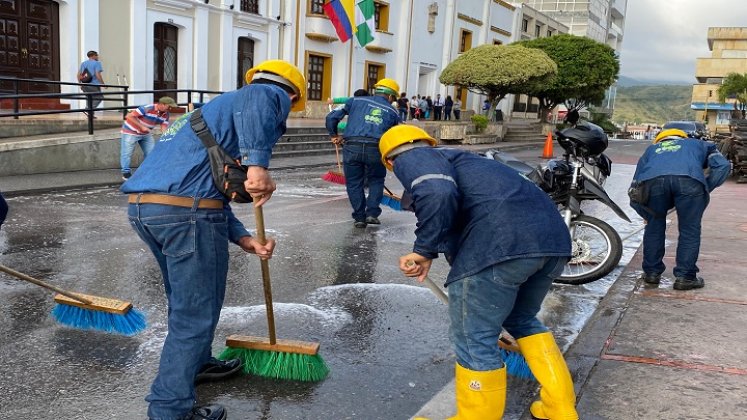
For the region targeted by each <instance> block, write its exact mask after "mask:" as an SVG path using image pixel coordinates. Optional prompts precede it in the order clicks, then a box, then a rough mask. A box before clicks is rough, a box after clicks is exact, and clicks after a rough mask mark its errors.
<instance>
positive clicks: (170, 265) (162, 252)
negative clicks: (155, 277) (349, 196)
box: [121, 60, 306, 419]
mask: <svg viewBox="0 0 747 420" xmlns="http://www.w3.org/2000/svg"><path fill="white" fill-rule="evenodd" d="M246 81H247V83H248V85H246V86H244V87H242V88H241V89H238V90H236V91H233V92H228V93H224V94H222V95H220V96H218V97H216V98H215V99H213V100H211V101H210V102H208V103H207V104H205V105H204V106H203V107H202V108H200V110H201V113H202V119H203V120H204V122H205V124H206V125H207V128H208V129H209V131H210V133H211V134H212V136H213V137H214V138H215V141H216V142H217V143H218V144H219V145H220V146H221V147H222V148H223V149H225V151H226V152H227V153H228V154H229V155H230V156H232V157H234V158H237V159H240V161H241V163H242V164H243V165H247V166H248V171H247V174H246V182H245V183H244V186H245V188H246V190H247V192H249V193H250V194H251V195H252V196H253V197H255V199H258V200H257V201H256V202H255V204H256V205H257V206H259V205H262V204H264V203H265V202H266V201H267V200H268V199H269V198H270V196H271V195H272V193H273V191H274V190H275V182H274V181H273V180H272V178H271V177H270V175H269V174H268V172H267V167H268V165H269V162H270V156H271V154H272V147H273V146H274V145H275V143H276V142H277V141H278V139H279V138H280V137H281V136H282V135H283V133H285V129H286V125H285V124H286V119H287V117H288V114H289V112H290V111H291V110H293V111H300V110H303V109H304V108H305V105H306V81H305V79H304V77H303V75H302V74H301V73H300V72H299V70H298V69H297V68H296V67H294V66H292V65H291V64H289V63H286V62H284V61H280V60H270V61H265V62H263V63H261V64H259V65H258V66H256V67H254V68H252V69H250V70H249V71H248V72H247V74H246ZM121 189H122V191H123V192H124V193H127V194H129V203H130V205H129V210H128V215H129V219H130V223H131V225H132V226H133V228H134V229H135V230H136V231H137V233H138V235H139V236H140V238H141V239H142V240H143V241H144V242H145V243H146V244H147V245H148V247H149V248H150V250H151V252H152V253H153V255H155V257H156V260H157V261H158V264H159V266H160V268H161V272H162V274H163V281H164V286H165V289H166V296H167V298H168V304H169V310H168V335H167V336H166V340H165V342H164V345H163V350H162V353H161V361H160V365H159V369H158V375H157V376H156V378H155V380H154V382H153V385H152V386H151V392H150V395H148V397H147V398H146V400H147V401H148V402H149V403H150V405H149V407H148V416H149V417H150V418H151V419H225V418H226V411H225V409H224V408H223V407H222V406H220V405H217V404H216V405H209V406H203V407H195V406H194V405H195V400H196V396H195V382H201V381H203V380H210V379H221V378H225V377H227V376H229V375H232V374H234V373H237V372H238V370H239V369H240V368H241V363H240V361H238V360H230V361H226V362H220V361H218V360H216V359H215V358H213V357H212V356H211V346H212V342H213V336H214V334H215V327H216V325H217V323H218V318H219V317H220V311H221V307H222V305H223V298H224V295H225V288H226V276H227V273H228V242H229V241H230V242H233V243H235V244H237V245H239V246H240V247H241V248H242V249H243V250H244V251H246V252H250V253H254V254H257V255H258V256H259V257H260V258H263V259H267V258H270V257H271V256H272V251H273V249H274V246H275V242H274V241H273V240H269V241H268V242H267V244H261V243H260V242H259V241H257V240H256V239H255V238H253V237H252V236H251V235H250V234H249V232H248V231H247V230H246V229H245V228H244V225H243V224H242V223H241V222H240V221H239V220H238V219H237V218H236V217H235V216H234V214H233V212H232V211H231V207H230V206H229V203H228V200H227V199H226V198H225V197H224V196H223V195H222V194H221V192H220V191H219V190H218V189H217V188H216V186H215V184H214V182H213V178H212V175H211V167H210V161H209V159H208V153H207V149H206V148H205V146H204V145H203V143H202V142H201V140H200V138H198V136H197V135H196V134H195V132H194V131H193V129H192V127H191V126H190V124H189V118H188V117H187V118H181V119H179V120H177V121H174V123H173V124H172V125H171V126H170V128H169V129H168V130H167V131H166V133H164V135H163V136H162V137H161V138H160V140H159V141H158V143H157V144H156V146H155V148H154V149H153V151H152V152H151V153H150V154H149V156H148V159H146V160H145V161H144V162H143V164H142V165H141V166H140V167H139V168H138V171H137V172H135V174H134V175H133V176H132V177H131V178H130V179H129V180H127V181H126V182H125V183H124V184H123V185H122V188H121Z"/></svg>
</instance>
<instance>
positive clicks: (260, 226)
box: [218, 199, 329, 382]
mask: <svg viewBox="0 0 747 420" xmlns="http://www.w3.org/2000/svg"><path fill="white" fill-rule="evenodd" d="M255 202H256V199H255ZM254 217H255V219H256V224H257V240H258V241H259V242H260V243H261V244H265V243H266V239H265V222H264V216H263V213H262V206H259V207H255V208H254ZM260 265H261V267H262V283H263V286H264V292H265V307H266V309H267V329H268V330H269V338H264V337H253V336H245V335H230V336H228V337H227V338H226V349H225V350H224V351H223V352H222V353H221V354H220V356H218V358H219V359H221V360H228V359H240V360H241V361H242V364H243V367H244V372H245V373H248V374H252V375H257V376H264V377H267V378H274V379H289V380H295V381H307V382H314V381H321V380H322V379H324V378H325V377H326V376H327V374H328V373H329V368H328V367H327V365H326V363H324V360H323V359H322V356H321V355H319V346H320V345H319V343H311V342H304V341H295V340H278V339H277V338H276V336H275V314H274V311H273V308H272V285H271V283H270V264H269V261H268V260H263V259H260Z"/></svg>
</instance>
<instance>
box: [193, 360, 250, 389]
mask: <svg viewBox="0 0 747 420" xmlns="http://www.w3.org/2000/svg"><path fill="white" fill-rule="evenodd" d="M240 370H241V360H240V359H231V360H218V359H216V358H212V359H210V361H209V362H207V363H205V364H204V365H202V367H201V368H200V371H199V372H197V376H195V384H199V383H202V382H210V381H219V380H222V379H228V378H230V377H231V376H233V375H235V374H237V373H239V371H240Z"/></svg>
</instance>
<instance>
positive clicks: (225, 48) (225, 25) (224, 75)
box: [217, 12, 237, 92]
mask: <svg viewBox="0 0 747 420" xmlns="http://www.w3.org/2000/svg"><path fill="white" fill-rule="evenodd" d="M236 54H237V52H236V40H235V39H233V14H231V13H225V12H224V13H221V16H220V54H219V55H218V57H219V59H218V61H219V64H220V65H219V66H217V67H218V69H219V70H218V71H219V72H220V75H219V79H218V90H221V91H224V92H226V91H229V90H234V89H236V83H235V81H234V80H235V79H232V78H231V74H232V73H233V72H232V71H231V69H232V68H233V67H232V66H233V64H234V63H235V61H236V57H237V55H236Z"/></svg>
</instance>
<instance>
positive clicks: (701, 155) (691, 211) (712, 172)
mask: <svg viewBox="0 0 747 420" xmlns="http://www.w3.org/2000/svg"><path fill="white" fill-rule="evenodd" d="M704 168H707V169H708V175H707V176H706V175H705V174H704ZM729 171H730V165H729V162H728V161H727V160H726V158H724V156H723V155H722V154H721V153H719V151H718V149H717V147H716V145H715V144H713V143H710V142H704V141H701V140H699V139H693V138H688V136H687V133H685V132H684V131H682V130H678V129H669V130H664V131H662V132H660V133H659V135H657V136H656V138H655V139H654V143H653V144H652V145H650V146H649V147H648V148H647V149H646V151H645V152H644V153H643V155H642V156H641V158H640V159H639V160H638V164H637V165H636V169H635V174H634V175H633V183H632V184H631V190H630V191H629V195H630V196H631V202H630V206H631V207H633V209H634V210H635V211H636V213H638V214H639V215H640V216H641V217H642V218H643V219H644V220H645V221H646V227H645V229H644V233H643V273H644V274H643V281H644V282H645V283H646V284H649V285H658V284H659V282H660V281H661V275H662V273H664V270H666V266H665V265H664V262H663V259H664V253H665V252H664V251H665V240H666V227H667V220H666V216H667V213H668V211H669V210H670V209H672V208H674V209H675V210H676V211H677V227H678V229H679V238H678V240H677V252H676V258H675V266H674V270H673V272H674V276H675V282H674V286H673V287H674V289H675V290H690V289H698V288H701V287H703V286H704V285H705V281H704V280H703V278H702V277H698V276H697V274H698V271H699V269H698V266H697V262H698V256H699V254H700V234H701V219H702V218H703V213H704V212H705V209H706V207H707V206H708V202H709V201H710V196H709V195H710V193H711V192H712V191H713V190H714V189H716V188H717V187H718V186H720V185H721V184H723V183H724V181H725V180H726V178H727V177H728V176H729Z"/></svg>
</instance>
